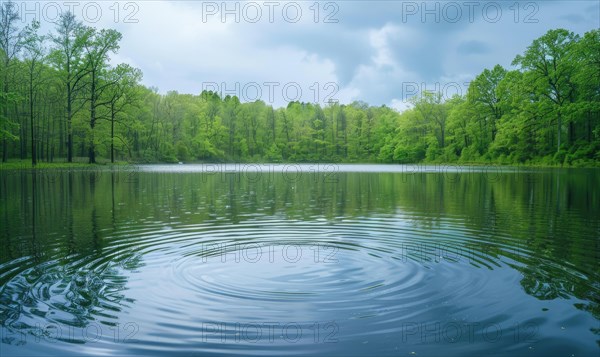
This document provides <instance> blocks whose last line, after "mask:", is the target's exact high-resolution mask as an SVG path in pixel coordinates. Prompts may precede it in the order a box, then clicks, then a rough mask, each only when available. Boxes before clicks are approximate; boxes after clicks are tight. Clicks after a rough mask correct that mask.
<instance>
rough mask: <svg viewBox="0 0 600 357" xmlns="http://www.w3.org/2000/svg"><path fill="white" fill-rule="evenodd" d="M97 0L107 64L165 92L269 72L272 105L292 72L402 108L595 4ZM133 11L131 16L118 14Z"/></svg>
mask: <svg viewBox="0 0 600 357" xmlns="http://www.w3.org/2000/svg"><path fill="white" fill-rule="evenodd" d="M98 4H101V6H102V7H103V10H102V14H103V16H102V18H101V19H100V20H99V21H97V22H94V23H87V24H88V25H93V26H96V27H104V28H105V27H113V28H116V29H118V30H119V31H121V32H122V34H123V40H122V42H121V49H120V51H119V53H118V55H115V56H114V57H113V63H117V62H127V63H130V64H132V65H134V66H136V67H139V68H140V69H142V71H143V72H144V84H146V85H148V86H155V87H158V88H159V89H160V91H161V92H162V93H166V92H167V91H169V90H177V91H179V92H186V93H199V92H200V91H201V90H202V89H203V86H204V85H205V84H206V83H217V84H218V85H219V86H222V84H225V86H226V88H225V89H233V90H234V91H236V90H237V89H236V86H239V87H240V89H239V90H238V91H239V92H241V91H242V89H243V88H244V86H245V85H247V84H249V83H250V84H251V83H258V84H259V85H261V86H262V90H263V96H264V98H263V100H264V99H268V98H267V95H268V88H265V86H264V85H263V84H264V83H265V82H277V83H279V87H278V88H277V90H278V91H279V92H278V93H276V95H277V96H278V99H277V100H276V101H275V103H274V104H275V105H276V106H281V105H285V104H286V102H285V98H283V96H282V93H281V89H282V87H283V86H284V85H285V84H286V83H292V82H293V83H297V84H298V85H299V86H300V87H301V89H302V92H303V97H302V100H306V101H312V100H314V99H315V97H318V98H317V99H323V97H324V96H326V94H331V91H332V90H331V88H333V87H327V88H326V86H327V85H328V84H331V83H334V84H336V85H337V88H336V89H335V90H334V91H333V92H335V99H339V100H340V101H342V102H350V101H352V100H359V99H360V100H364V101H366V102H368V103H370V104H372V105H381V104H387V105H393V106H394V107H398V108H401V107H402V104H401V103H404V102H405V101H406V99H407V92H412V91H413V87H414V86H415V85H416V87H417V88H418V90H423V89H428V90H431V89H434V90H435V89H436V88H442V89H443V88H445V87H451V86H453V85H454V84H455V83H459V84H461V85H463V84H462V83H464V82H467V81H468V80H469V79H471V78H473V77H474V76H475V75H477V74H479V73H480V72H481V71H482V70H483V69H485V68H492V67H493V66H494V65H495V64H501V65H503V66H505V67H510V63H511V61H512V59H513V58H514V56H515V55H517V54H519V53H522V52H523V51H524V50H525V49H526V47H527V46H528V45H529V44H530V43H531V41H532V40H533V39H535V38H537V37H539V36H541V35H543V34H544V33H545V32H546V31H548V30H549V29H552V28H557V27H563V28H567V29H569V30H571V31H574V32H576V33H579V34H583V33H584V32H585V31H589V30H590V29H593V28H598V27H600V17H599V16H598V15H599V14H600V7H599V6H598V4H593V5H590V2H589V1H546V2H518V4H517V5H515V3H514V2H497V1H496V2H494V1H484V2H475V5H474V7H473V8H472V9H470V8H469V7H468V6H471V5H467V4H473V2H423V1H416V2H411V1H378V2H372V1H347V2H318V3H317V5H315V3H314V2H295V4H299V6H301V13H302V16H301V17H300V18H299V19H298V21H288V20H290V18H289V16H288V15H285V13H284V12H283V9H284V7H285V6H287V5H286V4H288V2H281V3H278V4H279V5H278V7H276V8H275V11H274V12H273V21H270V20H271V19H270V18H269V14H268V12H267V10H266V8H265V7H264V4H263V3H260V2H259V3H256V2H243V1H242V2H227V5H226V6H228V9H235V8H236V6H237V7H238V8H239V9H240V10H241V12H240V13H239V14H237V15H236V14H233V15H231V14H230V15H227V16H228V17H227V18H226V21H224V22H223V21H222V17H221V14H214V15H211V16H207V12H206V6H207V3H206V2H200V1H143V2H136V3H133V4H134V5H135V6H136V7H135V8H129V9H126V8H124V6H125V4H124V3H119V4H120V5H121V8H120V12H119V14H118V18H117V20H118V21H116V22H115V12H114V10H111V6H113V3H112V2H99V3H98ZM212 4H216V5H217V6H221V4H222V2H212ZM236 4H237V5H236ZM249 4H254V5H249ZM289 4H291V3H289ZM255 5H258V6H261V7H262V10H261V11H262V17H261V18H260V21H257V22H252V21H248V20H249V15H248V14H249V13H244V10H243V9H245V8H247V10H248V11H250V10H252V9H253V6H255ZM294 6H295V5H294ZM82 8H83V4H82V5H81V6H80V7H78V11H79V13H76V15H77V16H78V17H79V18H81V10H82ZM132 10H135V12H134V13H133V15H132V17H131V18H132V19H134V20H137V22H127V21H124V20H125V15H131V14H132ZM292 10H294V11H295V9H292ZM471 10H472V11H471ZM42 11H43V7H42ZM495 11H496V12H498V11H499V12H498V15H499V16H496V17H494V16H495ZM289 13H291V14H293V13H292V12H291V11H290V12H289ZM236 16H237V17H238V18H237V19H236ZM286 16H287V17H286ZM203 18H204V19H205V20H206V21H203ZM326 20H334V21H330V22H328V21H326ZM52 27H53V26H50V25H48V24H46V27H45V28H48V29H50V28H52ZM315 84H316V86H315ZM407 86H408V87H407ZM411 86H413V87H411ZM409 87H410V88H409ZM408 89H410V91H409V90H408ZM317 92H318V93H317ZM315 93H316V94H317V95H316V96H315ZM243 99H244V98H242V100H243Z"/></svg>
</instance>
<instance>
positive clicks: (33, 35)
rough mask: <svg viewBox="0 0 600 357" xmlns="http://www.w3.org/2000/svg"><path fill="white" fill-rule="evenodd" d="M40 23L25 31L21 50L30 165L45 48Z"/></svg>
mask: <svg viewBox="0 0 600 357" xmlns="http://www.w3.org/2000/svg"><path fill="white" fill-rule="evenodd" d="M39 29H40V23H39V22H38V21H35V20H34V21H33V22H32V23H31V25H29V26H27V28H26V29H25V36H24V41H23V48H24V52H25V63H26V65H27V74H28V87H29V120H30V123H29V125H30V131H31V164H32V165H33V166H35V165H36V163H37V157H36V155H37V150H36V141H37V139H36V136H35V123H34V118H35V104H36V97H37V92H38V87H39V85H40V77H41V74H42V71H43V66H44V58H45V47H44V36H41V35H39V34H38V31H39Z"/></svg>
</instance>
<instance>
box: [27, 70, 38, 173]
mask: <svg viewBox="0 0 600 357" xmlns="http://www.w3.org/2000/svg"><path fill="white" fill-rule="evenodd" d="M29 120H30V126H31V165H32V166H35V164H37V160H36V151H35V132H34V129H33V73H32V74H31V76H30V77H29Z"/></svg>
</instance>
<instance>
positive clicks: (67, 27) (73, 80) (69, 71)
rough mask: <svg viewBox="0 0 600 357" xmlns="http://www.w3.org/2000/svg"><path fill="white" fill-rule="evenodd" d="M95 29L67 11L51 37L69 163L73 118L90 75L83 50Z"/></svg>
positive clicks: (79, 107) (70, 159) (71, 157)
mask: <svg viewBox="0 0 600 357" xmlns="http://www.w3.org/2000/svg"><path fill="white" fill-rule="evenodd" d="M91 33H92V29H91V28H88V27H86V26H84V25H83V24H82V23H81V22H80V21H77V19H76V18H75V15H73V13H71V12H64V13H62V14H61V15H60V18H59V20H58V22H57V23H56V34H53V35H51V39H52V42H53V43H54V46H55V47H54V51H53V52H52V57H51V58H52V60H53V62H54V65H55V66H56V68H57V69H58V71H59V73H60V77H61V79H62V82H63V85H64V88H65V95H66V123H67V161H68V162H72V161H73V128H72V122H73V116H74V115H75V113H77V112H78V111H79V110H80V109H81V106H76V105H75V102H76V100H77V99H78V95H79V94H80V93H81V91H82V89H83V86H84V81H83V78H84V77H85V76H86V74H87V73H88V69H87V68H86V65H87V63H86V61H84V56H83V55H84V48H85V46H86V44H87V42H88V41H89V39H90V36H91Z"/></svg>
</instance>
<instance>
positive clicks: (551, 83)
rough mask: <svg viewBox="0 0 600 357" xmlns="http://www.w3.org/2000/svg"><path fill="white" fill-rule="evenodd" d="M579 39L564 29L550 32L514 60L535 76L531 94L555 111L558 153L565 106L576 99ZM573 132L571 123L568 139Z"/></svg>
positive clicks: (531, 85)
mask: <svg viewBox="0 0 600 357" xmlns="http://www.w3.org/2000/svg"><path fill="white" fill-rule="evenodd" d="M578 39H579V36H577V35H576V34H574V33H573V32H570V31H567V30H564V29H557V30H550V31H548V32H547V33H546V34H545V35H543V36H542V37H540V38H538V39H536V40H534V41H533V43H532V44H531V45H530V46H529V47H527V50H526V51H525V53H524V54H523V55H522V56H521V55H518V56H517V57H516V58H515V59H514V61H513V65H519V66H520V67H521V69H523V70H526V71H530V73H531V74H532V76H531V78H532V81H531V82H530V83H529V85H530V88H531V91H532V93H534V94H539V95H541V96H542V97H544V98H546V99H547V100H549V101H550V102H551V103H552V104H553V106H554V108H555V115H556V150H557V152H558V151H560V148H561V140H562V130H563V112H562V111H563V107H564V106H565V105H566V104H567V103H570V102H573V101H574V100H575V85H574V83H573V80H572V79H573V75H574V72H575V68H576V64H575V61H574V51H573V49H574V44H575V43H576V42H577V40H578ZM571 132H572V124H571V123H570V124H569V136H570V135H571Z"/></svg>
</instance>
